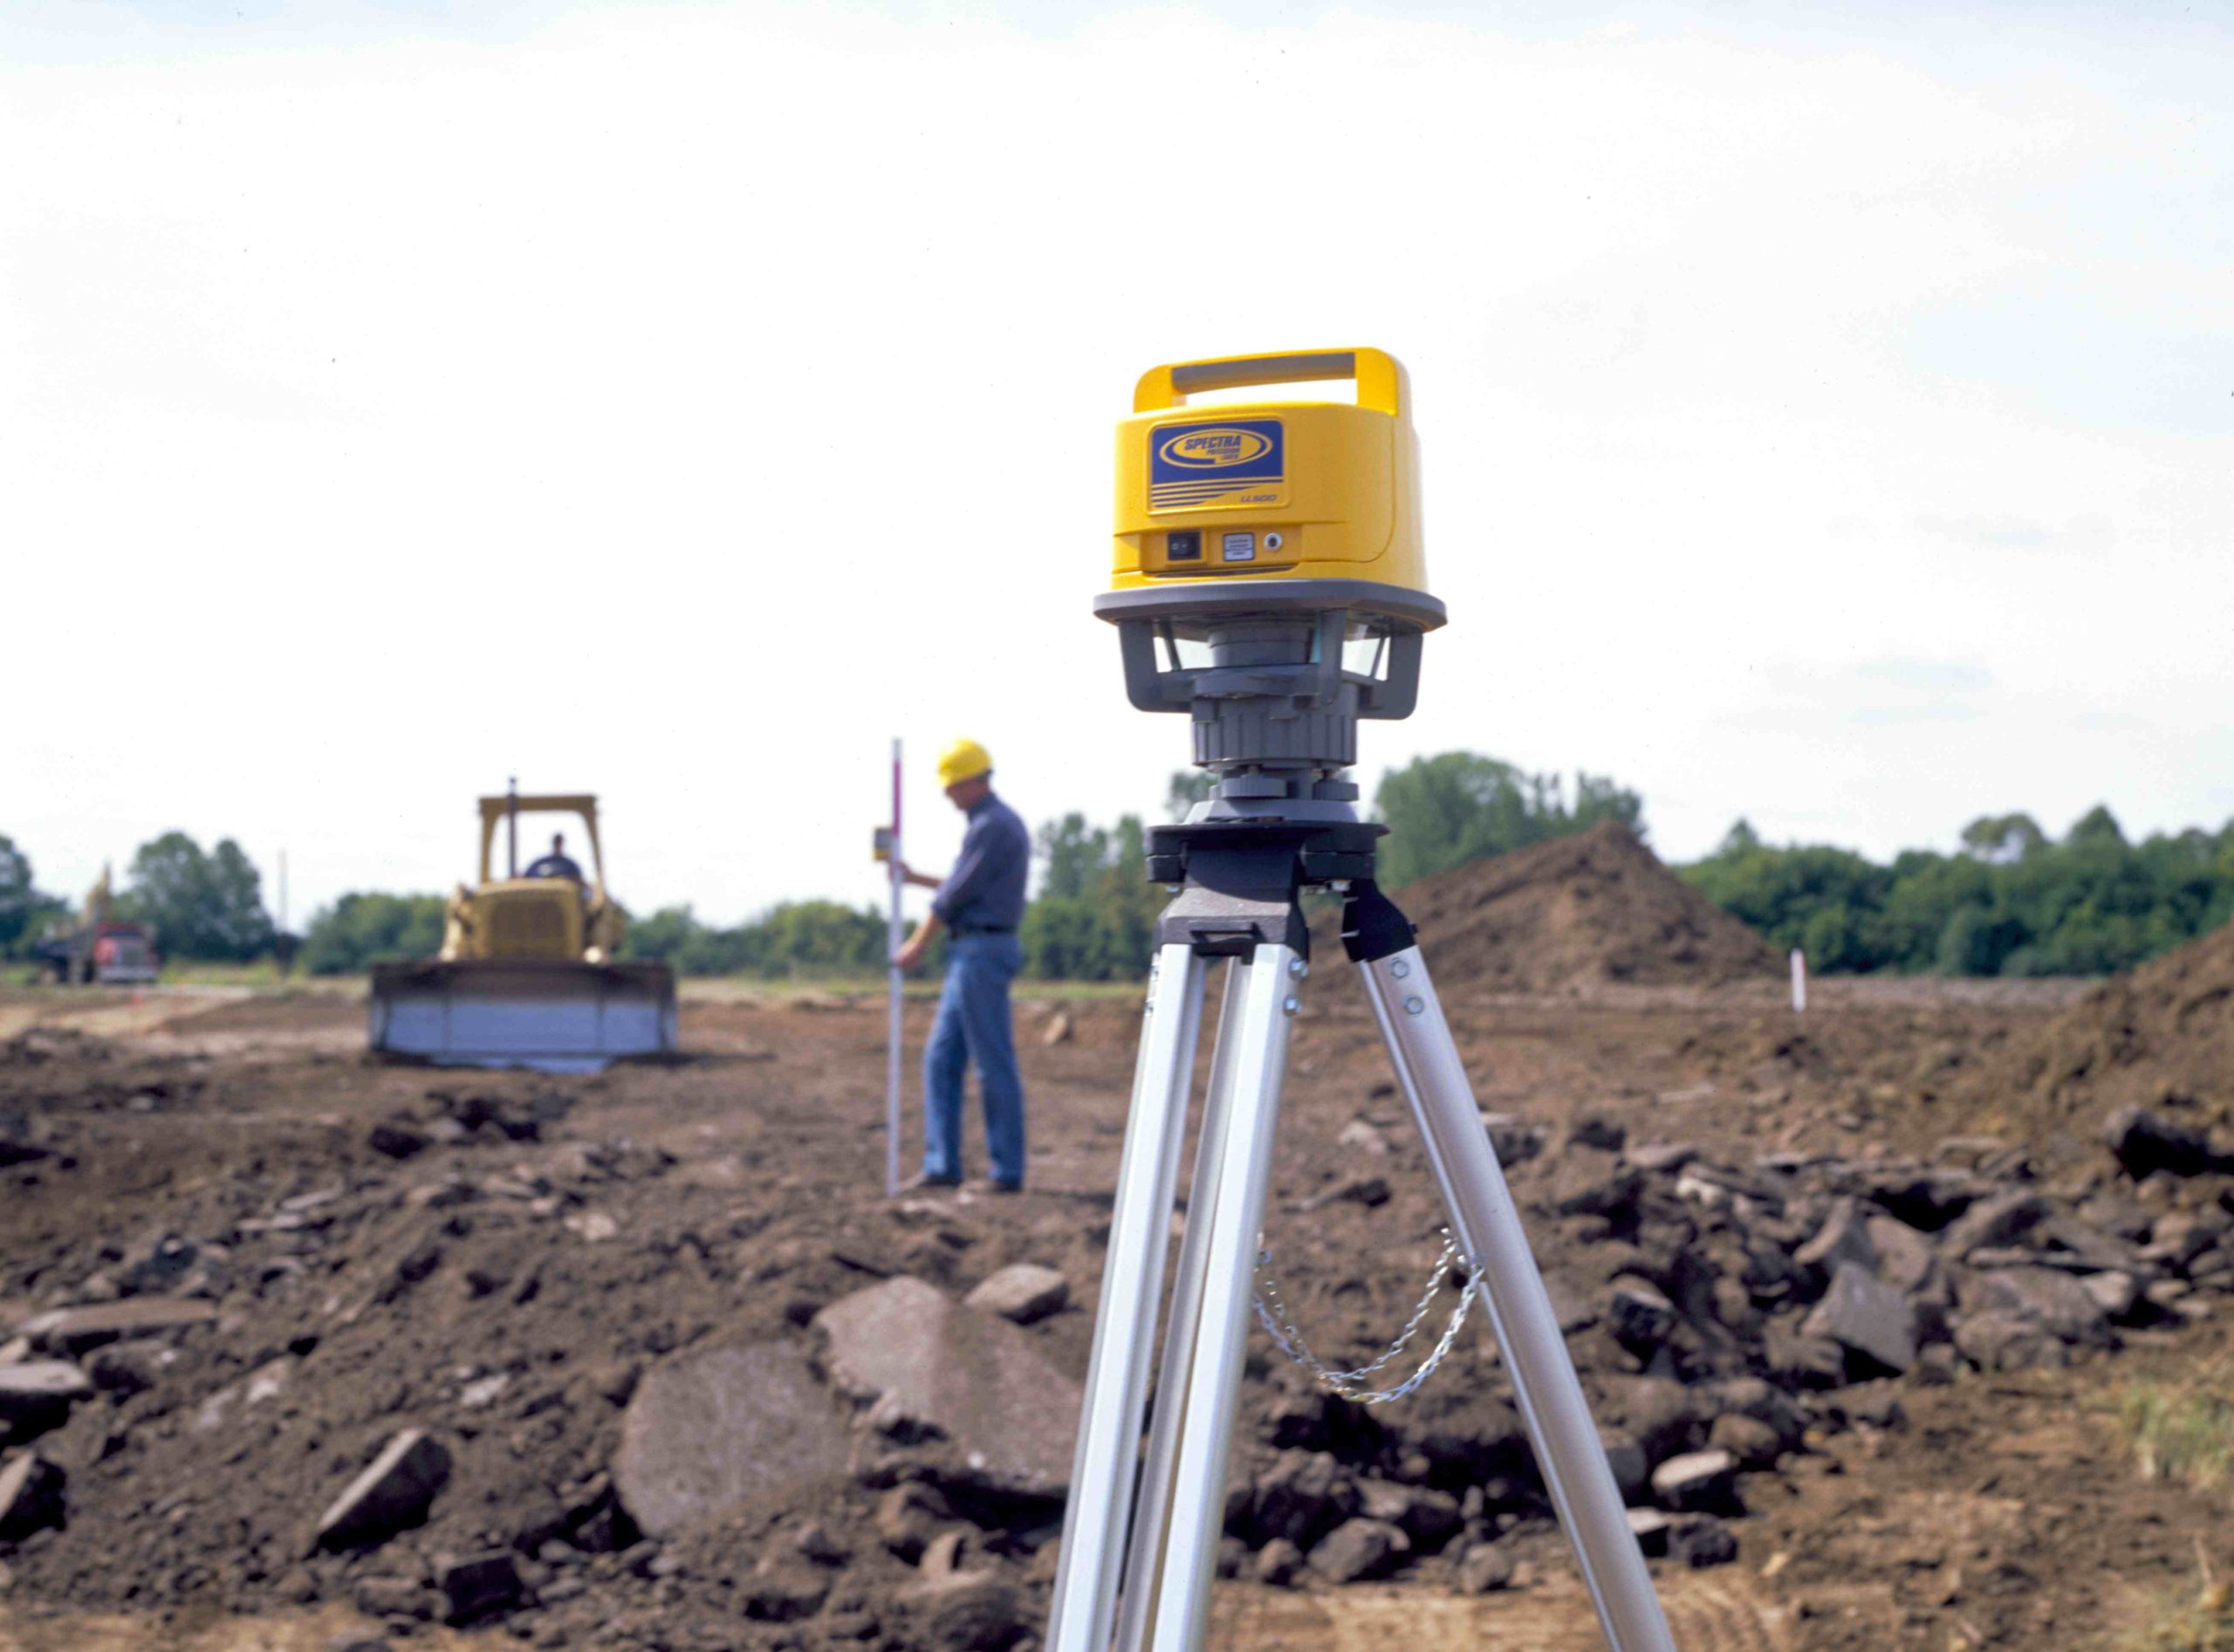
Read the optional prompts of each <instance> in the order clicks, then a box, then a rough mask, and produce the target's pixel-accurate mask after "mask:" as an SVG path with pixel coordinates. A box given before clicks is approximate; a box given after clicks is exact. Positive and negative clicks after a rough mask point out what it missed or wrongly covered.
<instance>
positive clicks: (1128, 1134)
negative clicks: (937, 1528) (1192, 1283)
mask: <svg viewBox="0 0 2234 1652" xmlns="http://www.w3.org/2000/svg"><path fill="white" fill-rule="evenodd" d="M1203 972H1204V961H1203V959H1201V958H1199V957H1197V956H1196V955H1195V953H1194V951H1193V949H1191V948H1189V947H1186V946H1183V945H1172V946H1167V947H1163V948H1161V949H1159V950H1158V951H1157V954H1156V962H1155V971H1154V973H1153V975H1152V976H1151V977H1150V979H1149V984H1148V1008H1147V1011H1146V1015H1145V1018H1144V1021H1143V1024H1142V1026H1141V1053H1140V1059H1139V1062H1138V1064H1137V1065H1136V1066H1135V1067H1134V1073H1133V1100H1132V1107H1131V1111H1130V1113H1129V1114H1127V1123H1126V1128H1125V1152H1124V1157H1123V1161H1122V1162H1121V1163H1120V1167H1119V1169H1118V1172H1117V1203H1116V1207H1115V1209H1114V1211H1113V1212H1112V1213H1111V1217H1110V1223H1109V1258H1108V1262H1107V1265H1105V1267H1104V1269H1103V1271H1102V1279H1101V1309H1100V1316H1099V1318H1098V1319H1097V1320H1096V1322H1095V1325H1094V1330H1093V1359H1092V1360H1091V1361H1090V1362H1089V1363H1088V1365H1087V1367H1086V1408H1085V1411H1084V1413H1083V1415H1082V1416H1081V1417H1080V1418H1079V1441H1078V1450H1077V1453H1076V1456H1075V1457H1073V1459H1072V1466H1071V1496H1070V1503H1069V1506H1068V1507H1067V1508H1066V1510H1065V1511H1064V1514H1063V1548H1062V1566H1061V1569H1060V1570H1059V1573H1058V1574H1057V1576H1056V1580H1055V1598H1054V1601H1053V1604H1052V1609H1051V1611H1050V1612H1049V1614H1048V1621H1047V1644H1048V1646H1049V1647H1050V1648H1051V1649H1058V1648H1059V1649H1062V1652H1106V1649H1107V1646H1108V1644H1109V1631H1110V1625H1111V1622H1112V1621H1113V1618H1114V1612H1115V1607H1116V1602H1117V1577H1118V1569H1119V1566H1120V1564H1121V1563H1122V1561H1123V1559H1124V1556H1125V1527H1126V1519H1127V1515H1128V1513H1129V1512H1130V1511H1131V1507H1132V1501H1133V1488H1134V1478H1135V1470H1136V1469H1137V1467H1138V1462H1139V1453H1140V1440H1141V1406H1142V1404H1143V1403H1144V1402H1145V1401H1146V1399H1147V1384H1148V1359H1149V1356H1150V1354H1152V1353H1153V1352H1154V1350H1155V1318H1156V1305H1157V1301H1158V1299H1159V1298H1160V1297H1161V1296H1162V1292H1163V1258H1164V1252H1165V1250H1166V1248H1167V1246H1168V1242H1169V1240H1170V1237H1171V1204H1172V1196H1173V1192H1174V1188H1175V1182H1177V1180H1178V1174H1179V1148H1180V1143H1181V1142H1182V1141H1183V1140H1184V1139H1185V1136H1186V1134H1187V1099H1188V1095H1189V1092H1190V1091H1191V1090H1192V1089H1193V1087H1194V1075H1195V1043H1196V1037H1197V1035H1198V1033H1199V1032H1200V1030H1201V1026H1202V1013H1203Z"/></svg>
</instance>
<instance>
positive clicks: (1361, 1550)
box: [1311, 1519, 1411, 1583]
mask: <svg viewBox="0 0 2234 1652" xmlns="http://www.w3.org/2000/svg"><path fill="white" fill-rule="evenodd" d="M1410 1549H1411V1544H1410V1542H1409V1540H1408V1539H1407V1538H1406V1537H1405V1536H1404V1534H1403V1532H1401V1531H1399V1530H1397V1528H1396V1527H1395V1526H1393V1525H1389V1524H1388V1522H1386V1521H1384V1520H1367V1519H1355V1520H1345V1521H1343V1522H1342V1524H1341V1525H1338V1526H1336V1527H1335V1528H1334V1529H1333V1531H1332V1532H1328V1533H1327V1534H1326V1536H1325V1537H1323V1538H1321V1539H1319V1541H1318V1542H1317V1543H1316V1544H1315V1545H1313V1546H1312V1551H1311V1569H1312V1571H1314V1572H1316V1573H1319V1575H1320V1576H1321V1577H1324V1578H1327V1579H1330V1580H1333V1581H1334V1582H1336V1583H1355V1582H1358V1581H1360V1580H1362V1579H1365V1578H1376V1577H1379V1576H1380V1575H1381V1573H1384V1572H1388V1571H1389V1570H1391V1569H1393V1568H1394V1567H1395V1566H1396V1565H1397V1564H1398V1563H1399V1562H1401V1560H1402V1559H1403V1558H1404V1556H1405V1555H1406V1554H1407V1553H1409V1552H1410Z"/></svg>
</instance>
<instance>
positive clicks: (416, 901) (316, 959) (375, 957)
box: [295, 893, 443, 975]
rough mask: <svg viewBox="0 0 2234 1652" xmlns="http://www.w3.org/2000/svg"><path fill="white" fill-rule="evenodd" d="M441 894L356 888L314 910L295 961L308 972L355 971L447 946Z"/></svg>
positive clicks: (423, 955) (421, 955)
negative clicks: (378, 892)
mask: <svg viewBox="0 0 2234 1652" xmlns="http://www.w3.org/2000/svg"><path fill="white" fill-rule="evenodd" d="M442 907H443V901H442V896H441V895H381V894H377V893H353V894H350V895H343V896H342V897H341V898H340V899H339V900H338V901H335V902H334V903H333V904H332V906H330V907H322V908H319V910H318V911H316V912H314V913H312V915H311V922H310V928H309V929H308V930H307V931H306V932H305V934H304V936H303V943H302V947H301V949H300V950H299V951H298V952H297V953H296V955H295V960H296V962H297V963H298V964H299V965H300V966H301V967H302V969H303V970H304V971H305V973H306V974H309V975H354V974H357V973H359V972H360V971H361V970H369V969H370V968H372V966H373V965H374V964H375V963H402V962H406V961H408V960H409V959H413V958H431V957H433V956H435V953H437V952H439V951H440V950H442Z"/></svg>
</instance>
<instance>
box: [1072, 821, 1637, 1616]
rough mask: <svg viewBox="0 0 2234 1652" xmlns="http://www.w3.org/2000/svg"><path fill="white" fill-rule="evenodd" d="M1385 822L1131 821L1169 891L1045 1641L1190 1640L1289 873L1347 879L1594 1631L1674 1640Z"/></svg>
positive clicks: (1226, 1432)
mask: <svg viewBox="0 0 2234 1652" xmlns="http://www.w3.org/2000/svg"><path fill="white" fill-rule="evenodd" d="M1382 831H1383V828H1382V827H1381V826H1374V825H1369V824H1364V823H1360V822H1358V821H1356V820H1354V819H1353V820H1348V821H1319V822H1310V821H1304V820H1285V821H1283V820H1271V819H1252V820H1205V821H1202V822H1198V823H1196V824H1190V825H1187V826H1164V827H1159V828H1157V829H1156V830H1155V832H1154V833H1152V834H1151V840H1150V844H1149V870H1150V876H1151V877H1153V878H1155V879H1156V880H1157V881H1162V882H1167V883H1170V882H1175V883H1177V884H1178V885H1179V886H1180V888H1179V893H1178V895H1177V896H1176V897H1175V899H1174V900H1173V901H1172V902H1171V904H1170V905H1169V906H1168V907H1167V908H1165V909H1164V912H1163V914H1162V917H1161V918H1160V919H1159V921H1158V925H1157V935H1156V955H1155V966H1154V970H1153V972H1152V974H1151V976H1150V977H1149V988H1148V1004H1147V1008H1146V1011H1145V1012H1144V1021H1143V1028H1142V1032H1141V1048H1140V1057H1139V1063H1138V1066H1137V1067H1136V1069H1135V1071H1134V1079H1133V1099H1132V1111H1131V1114H1130V1120H1129V1122H1128V1124H1127V1130H1126V1135H1125V1147H1124V1156H1123V1160H1122V1162H1121V1165H1120V1169H1119V1172H1118V1182H1117V1201H1116V1206H1115V1210H1114V1216H1113V1218H1112V1221H1111V1224H1110V1231H1109V1258H1108V1263H1107V1269H1106V1272H1105V1273H1104V1276H1103V1281H1102V1292H1101V1308H1100V1317H1099V1320H1097V1322H1096V1324H1095V1326H1094V1337H1093V1359H1092V1362H1091V1364H1090V1366H1089V1368H1088V1370H1087V1374H1086V1406H1085V1410H1084V1414H1083V1416H1082V1417H1081V1419H1080V1422H1079V1439H1078V1450H1077V1457H1076V1461H1075V1463H1074V1464H1073V1468H1072V1477H1071V1498H1070V1505H1069V1508H1068V1510H1067V1511H1066V1515H1065V1518H1064V1525H1063V1545H1062V1558H1061V1566H1060V1568H1059V1572H1058V1573H1057V1576H1056V1580H1055V1595H1054V1604H1053V1608H1052V1612H1051V1614H1050V1617H1049V1622H1048V1631H1047V1649H1048V1652H1113V1648H1114V1652H1195V1649H1196V1648H1198V1647H1199V1646H1200V1645H1201V1642H1202V1639H1203V1628H1204V1625H1205V1623H1206V1621H1207V1619H1208V1614H1209V1609H1210V1580H1211V1578H1212V1576H1213V1575H1214V1573H1215V1571H1216V1553H1217V1544H1218V1537H1219V1532H1220V1528H1221V1525H1222V1524H1223V1510H1224V1505H1225V1476H1226V1466H1227V1458H1228V1456H1229V1454H1230V1449H1231V1444H1232V1436H1233V1424H1234V1414H1235V1411H1236V1409H1237V1405H1238V1402H1239V1395H1240V1379H1241V1368H1242V1358H1243V1350H1244V1344H1245V1341H1246V1338H1247V1329H1248V1320H1249V1317H1250V1308H1251V1299H1252V1281H1253V1278H1254V1268H1255V1263H1256V1259H1257V1248H1258V1239H1257V1233H1258V1228H1259V1225H1260V1224H1261V1221H1262V1217H1263V1213H1264V1196H1265V1187H1266V1183H1267V1182H1268V1181H1269V1179H1270V1173H1271V1155H1272V1136H1273V1131H1274V1128H1275V1126H1276V1125H1277V1123H1278V1115H1279V1106H1280V1090H1281V1083H1282V1080H1283V1077H1284V1075H1285V1069H1286V1063H1287V1046H1288V1022H1289V1020H1290V1018H1292V1017H1293V1016H1294V1014H1295V1013H1296V1011H1297V1010H1298V1009H1299V1002H1298V1000H1297V998H1296V997H1295V996H1294V994H1295V992H1296V991H1297V989H1298V988H1299V986H1300V984H1301V983H1302V981H1303V979H1304V977H1305V976H1306V975H1307V974H1308V973H1309V965H1308V963H1307V958H1308V955H1309V949H1310V936H1309V933H1308V930H1307V929H1306V928H1305V922H1304V916H1303V909H1302V905H1301V895H1302V891H1303V890H1304V889H1305V888H1333V889H1335V890H1338V891H1340V893H1341V894H1342V895H1343V897H1344V904H1343V918H1342V939H1343V946H1344V949H1345V950H1346V951H1347V954H1348V955H1349V957H1350V959H1351V961H1352V962H1353V963H1355V964H1356V965H1357V966H1358V973H1359V975H1360V978H1361V979H1362V980H1363V982H1364V984H1365V991H1366V997H1367V1000H1368V1001H1369V1002H1370V1003H1371V1004H1372V1005H1373V1011H1374V1019H1375V1020H1376V1021H1377V1022H1378V1023H1379V1024H1380V1028H1381V1039H1382V1042H1383V1043H1384V1044H1385V1045H1387V1047H1388V1059H1389V1062H1390V1065H1391V1066H1392V1068H1393V1069H1394V1072H1395V1078H1396V1081H1397V1084H1398V1086H1400V1087H1401V1090H1402V1091H1403V1093H1404V1096H1405V1099H1406V1100H1407V1101H1408V1103H1409V1104H1410V1107H1411V1109H1412V1116H1413V1118H1414V1120H1415V1121H1416V1123H1417V1125H1418V1127H1419V1131H1420V1136H1421V1140H1422V1141H1423V1142H1424V1143H1425V1144H1426V1148H1427V1152H1428V1158H1429V1163H1430V1164H1431V1166H1432V1167H1433V1169H1434V1171H1435V1176H1436V1182H1438V1184H1439V1185H1440V1186H1441V1188H1442V1190H1443V1199H1444V1202H1445V1203H1446V1204H1447V1205H1448V1206H1449V1212H1450V1220H1451V1230H1452V1232H1453V1235H1454V1237H1455V1238H1456V1243H1457V1245H1458V1248H1459V1250H1460V1251H1462V1252H1463V1256H1464V1258H1465V1259H1466V1262H1467V1264H1468V1265H1469V1267H1470V1269H1471V1271H1472V1272H1473V1273H1474V1275H1475V1276H1476V1277H1477V1278H1478V1280H1479V1283H1480V1285H1481V1294H1482V1297H1483V1299H1484V1302H1485V1304H1486V1306H1487V1310H1488V1313H1489V1317H1490V1328H1491V1331H1492V1333H1493V1334H1494V1335H1495V1337H1496V1338H1497V1346H1498V1347H1499V1348H1500V1349H1501V1350H1502V1352H1503V1354H1504V1364H1505V1368H1506V1371H1507V1373H1508V1374H1510V1376H1511V1380H1512V1386H1513V1393H1514V1396H1515V1399H1516V1401H1517V1402H1518V1409H1519V1411H1520V1416H1521V1419H1522V1421H1523V1422H1524V1423H1525V1426H1526V1428H1527V1430H1528V1435H1529V1438H1530V1441H1531V1442H1532V1444H1533V1446H1534V1448H1535V1452H1536V1460H1537V1463H1538V1468H1539V1469H1540V1470H1541V1472H1542V1474H1543V1477H1544V1482H1545V1485H1546V1487H1547V1488H1548V1489H1549V1490H1550V1491H1551V1494H1552V1504H1553V1505H1554V1506H1555V1507H1556V1509H1557V1511H1558V1513H1559V1520H1560V1523H1561V1525H1563V1526H1565V1528H1566V1532H1567V1534H1568V1538H1569V1539H1570V1541H1571V1542H1572V1543H1573V1546H1574V1552H1575V1556H1576V1559H1578V1561H1579V1562H1580V1566H1581V1571H1582V1576H1583V1581H1584V1583H1585V1584H1586V1587H1588V1589H1589V1592H1590V1597H1591V1600H1592V1602H1593V1605H1594V1606H1595V1607H1596V1608H1597V1611H1598V1617H1599V1621H1600V1624H1601V1625H1602V1626H1603V1628H1604V1630H1605V1634H1606V1640H1607V1644H1608V1646H1609V1647H1611V1648H1612V1649H1613V1652H1674V1648H1675V1642H1674V1641H1673V1640H1672V1639H1670V1637H1669V1632H1668V1625H1667V1621H1666V1620H1665V1619H1664V1618H1663V1617H1662V1614H1661V1609H1660V1603H1659V1601H1658V1599H1657V1597H1656V1596H1655V1594H1654V1593H1653V1588H1652V1580H1651V1577H1650V1575H1649V1573H1648V1572H1647V1571H1646V1568H1645V1564H1644V1559H1643V1555H1642V1553H1641V1551H1640V1550H1639V1548H1638V1546H1637V1541H1636V1539H1635V1537H1634V1535H1633V1534H1632V1533H1631V1532H1630V1529H1629V1525H1628V1520H1627V1518H1626V1517H1625V1515H1624V1512H1623V1509H1622V1504H1621V1493H1620V1491H1619V1490H1618V1488H1617V1487H1616V1486H1615V1484H1614V1476H1613V1471H1612V1470H1611V1468H1610V1467H1609V1466H1608V1464H1607V1459H1606V1454H1605V1450H1604V1448H1603V1447H1602V1446H1601V1445H1600V1442H1599V1437H1598V1432H1597V1429H1596V1427H1595V1425H1594V1424H1593V1422H1592V1420H1591V1416H1590V1413H1589V1410H1588V1408H1587V1406H1586V1402H1585V1401H1584V1398H1583V1393H1582V1385H1581V1383H1580V1381H1579V1380H1578V1379H1577V1377H1576V1375H1575V1371H1574V1367H1573V1363H1572V1362H1571V1361H1569V1359H1568V1357H1567V1352H1566V1343H1565V1342H1564V1341H1563V1340H1561V1338H1560V1334H1559V1322H1558V1320H1557V1318H1556V1316H1555V1315H1554V1314H1553V1313H1552V1306H1551V1301H1550V1299H1549V1298H1548V1297H1547V1296H1546V1295H1545V1290H1544V1283H1543V1280H1542V1278H1541V1277H1540V1276H1539V1275H1538V1273H1537V1272H1536V1267H1535V1264H1534V1261H1533V1258H1532V1257H1531V1256H1530V1254H1529V1250H1528V1241H1527V1237H1526V1236H1525V1233H1524V1232H1523V1231H1522V1230H1521V1225H1520V1220H1519V1217H1518V1213H1517V1212H1516V1211H1515V1210H1514V1208H1513V1203H1512V1196H1511V1193H1510V1191H1509V1190H1508V1189H1506V1186H1505V1182H1504V1172H1503V1171H1502V1170H1501V1169H1499V1168H1498V1165H1497V1155H1496V1154H1495V1153H1494V1152H1493V1151H1492V1150H1491V1148H1490V1141H1489V1134H1488V1132H1487V1131H1486V1130H1484V1128H1483V1126H1482V1121H1481V1115H1480V1113H1479V1111H1478V1109H1477V1107H1476V1104H1475V1100H1474V1096H1473V1091H1472V1086H1471V1085H1470V1083H1469V1081H1468V1080H1467V1077H1466V1072H1465V1068H1464V1066H1463V1064H1462V1062H1461V1061H1460V1059H1459V1056H1458V1052H1457V1049H1456V1045H1454V1044H1453V1043H1452V1041H1451V1037H1450V1029H1449V1025H1448V1024H1447V1023H1446V1022H1445V1021H1444V1019H1443V1010H1442V1007H1441V1005H1440V1004H1438V1003H1437V1002H1436V994H1435V988H1434V985H1433V984H1432V983H1431V982H1430V981H1429V978H1428V969H1427V962H1426V960H1425V959H1424V958H1423V957H1422V956H1421V954H1420V949H1419V948H1418V947H1417V946H1416V945H1415V936H1414V931H1413V929H1412V926H1411V924H1410V922H1408V920H1407V919H1406V918H1405V917H1404V915H1402V914H1401V912H1399V911H1398V910H1397V909H1396V908H1395V905H1394V904H1393V903H1392V902H1391V901H1389V900H1388V897H1387V896H1386V895H1382V894H1381V891H1380V889H1379V888H1377V887H1376V886H1375V884H1374V881H1373V880H1374V840H1375V839H1376V838H1378V837H1379V836H1380V834H1381V832H1382ZM1218 958H1224V959H1227V960H1228V961H1229V962H1228V963H1227V966H1226V971H1225V981H1224V988H1223V999H1222V1006H1221V1008H1220V1011H1219V1017H1218V1023H1217V1026H1216V1034H1215V1039H1214V1042H1213V1045H1212V1053H1211V1059H1210V1080H1209V1086H1208V1089H1207V1092H1206V1093H1205V1097H1204V1100H1203V1116H1202V1123H1201V1127H1200V1129H1199V1131H1198V1133H1197V1140H1196V1150H1195V1168H1194V1175H1193V1180H1192V1182H1191V1184H1190V1186H1189V1197H1188V1212H1187V1221H1186V1224H1185V1228H1184V1234H1183V1237H1182V1240H1181V1243H1180V1251H1179V1259H1178V1266H1177V1270H1176V1275H1175V1284H1174V1286H1173V1289H1172V1294H1171V1306H1170V1310H1169V1313H1168V1316H1167V1318H1166V1320H1165V1327H1166V1328H1165V1336H1164V1343H1163V1353H1162V1361H1161V1362H1160V1363H1159V1365H1158V1368H1157V1375H1156V1382H1155V1413H1154V1418H1153V1421H1152V1422H1151V1423H1150V1425H1149V1427H1148V1431H1147V1443H1146V1449H1145V1452H1143V1450H1142V1445H1141V1416H1142V1412H1143V1409H1144V1407H1145V1406H1146V1403H1147V1401H1148V1364H1149V1361H1150V1358H1151V1356H1152V1355H1153V1354H1154V1353H1155V1330H1156V1322H1157V1319H1158V1313H1157V1309H1158V1304H1159V1299H1160V1298H1161V1297H1162V1284H1163V1276H1164V1265H1165V1259H1166V1250H1167V1244H1168V1238H1169V1235H1170V1229H1171V1215H1172V1211H1173V1208H1174V1199H1175V1193H1176V1184H1177V1179H1178V1170H1179V1160H1180V1156H1181V1147H1182V1140H1183V1138H1184V1136H1185V1134H1186V1121H1187V1113H1188V1104H1189V1097H1190V1093H1191V1092H1192V1090H1193V1087H1194V1072H1195V1055H1196V1045H1197V1043H1198V1039H1199V1036H1200V1033H1201V1029H1202V1008H1203V996H1204V987H1205V984H1206V982H1207V977H1208V974H1209V970H1210V964H1211V963H1212V961H1214V960H1216V959H1218Z"/></svg>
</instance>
